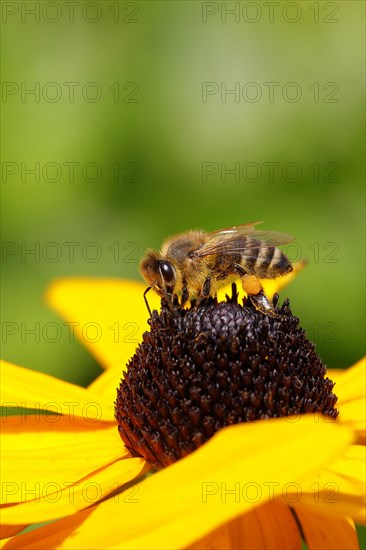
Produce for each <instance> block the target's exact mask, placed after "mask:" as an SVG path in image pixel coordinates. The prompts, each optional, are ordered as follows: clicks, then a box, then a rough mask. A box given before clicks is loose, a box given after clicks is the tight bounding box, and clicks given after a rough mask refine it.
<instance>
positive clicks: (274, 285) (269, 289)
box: [217, 260, 306, 301]
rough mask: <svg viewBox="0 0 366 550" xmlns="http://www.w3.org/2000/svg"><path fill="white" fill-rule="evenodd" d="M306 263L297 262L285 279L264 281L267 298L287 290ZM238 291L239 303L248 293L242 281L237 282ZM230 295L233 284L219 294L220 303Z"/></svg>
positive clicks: (262, 281)
mask: <svg viewBox="0 0 366 550" xmlns="http://www.w3.org/2000/svg"><path fill="white" fill-rule="evenodd" d="M305 265H306V262H305V261H304V260H300V261H299V262H296V263H295V264H294V265H293V271H291V273H288V274H287V275H284V276H283V277H278V278H277V279H262V280H261V283H262V286H263V290H264V292H265V294H266V295H267V296H269V297H270V298H271V297H272V296H273V295H274V294H275V293H276V292H280V290H282V289H283V288H285V287H286V286H287V285H288V284H289V283H291V281H292V280H293V279H294V278H295V277H296V276H297V274H298V273H299V272H300V271H302V270H303V268H304V267H305ZM236 286H237V290H238V293H239V301H240V300H242V299H243V297H244V296H247V294H246V292H244V290H243V289H242V286H241V283H240V280H239V279H238V281H237V285H236ZM226 294H228V295H229V296H231V284H228V285H225V286H224V287H223V288H221V289H220V290H219V291H218V293H217V296H218V299H219V300H220V301H223V300H225V295H226Z"/></svg>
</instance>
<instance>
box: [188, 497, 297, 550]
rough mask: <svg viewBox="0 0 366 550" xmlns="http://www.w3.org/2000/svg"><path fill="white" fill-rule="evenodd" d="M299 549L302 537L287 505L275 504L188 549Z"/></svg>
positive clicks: (251, 511)
mask: <svg viewBox="0 0 366 550" xmlns="http://www.w3.org/2000/svg"><path fill="white" fill-rule="evenodd" d="M202 548H205V549H210V550H211V549H215V550H238V548H240V550H297V549H298V550H301V548H302V542H301V534H300V532H299V529H298V526H297V524H296V521H295V519H294V516H293V515H292V513H291V512H290V509H289V507H288V506H286V505H284V504H282V503H280V502H277V501H274V502H267V503H265V504H262V506H258V507H257V508H255V509H254V510H250V511H249V512H247V513H246V514H244V515H242V516H240V517H238V518H236V519H233V520H231V521H229V522H228V523H226V524H225V525H222V526H221V527H219V528H217V529H215V530H214V531H212V533H210V534H209V535H207V536H206V537H204V538H203V539H200V540H199V541H197V542H195V543H194V544H192V545H190V546H189V547H188V548H187V550H202Z"/></svg>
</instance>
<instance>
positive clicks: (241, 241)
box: [192, 222, 294, 258]
mask: <svg viewBox="0 0 366 550" xmlns="http://www.w3.org/2000/svg"><path fill="white" fill-rule="evenodd" d="M258 223H262V222H254V223H248V224H245V225H237V226H235V227H228V228H227V229H220V230H219V231H213V232H212V233H209V234H208V240H207V242H206V243H205V244H203V245H201V246H200V247H199V248H197V249H196V250H195V251H193V252H192V257H194V258H203V257H205V256H211V255H213V254H218V253H220V254H234V253H241V252H243V251H245V255H246V257H249V256H250V249H251V248H253V249H254V248H258V244H260V243H265V244H268V245H269V246H278V245H281V244H286V243H289V242H291V241H293V240H294V237H292V236H291V235H287V234H286V233H278V232H277V231H258V230H256V229H254V226H255V225H257V224H258ZM247 237H250V239H247ZM254 257H256V254H254Z"/></svg>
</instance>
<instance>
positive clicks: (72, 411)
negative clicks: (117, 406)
mask: <svg viewBox="0 0 366 550" xmlns="http://www.w3.org/2000/svg"><path fill="white" fill-rule="evenodd" d="M0 377H1V388H0V391H1V394H0V395H1V406H2V407H4V409H5V411H6V412H7V413H8V414H10V413H11V410H12V409H14V408H19V409H33V410H37V411H40V414H42V413H48V416H49V417H50V416H51V415H54V413H57V414H65V415H67V416H68V417H69V418H70V419H71V421H77V419H78V418H82V419H87V420H88V419H89V420H90V421H91V422H93V421H95V420H96V419H97V420H99V421H103V420H104V421H107V422H113V420H114V407H113V402H110V401H108V400H106V399H103V398H101V397H100V396H99V395H98V394H96V393H93V392H92V391H90V390H87V389H85V388H82V387H80V386H76V385H75V384H71V383H69V382H65V381H63V380H59V379H58V378H54V377H53V376H49V375H48V374H44V373H42V372H38V371H34V370H30V369H25V368H23V367H18V366H16V365H12V364H11V363H7V362H6V361H1V365H0Z"/></svg>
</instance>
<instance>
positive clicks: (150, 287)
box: [144, 286, 152, 317]
mask: <svg viewBox="0 0 366 550" xmlns="http://www.w3.org/2000/svg"><path fill="white" fill-rule="evenodd" d="M151 289H152V286H148V287H147V289H146V290H145V292H144V300H145V304H146V307H147V311H148V312H149V315H150V317H151V309H150V306H149V302H148V301H147V298H146V294H147V293H148V292H149V290H151Z"/></svg>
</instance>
